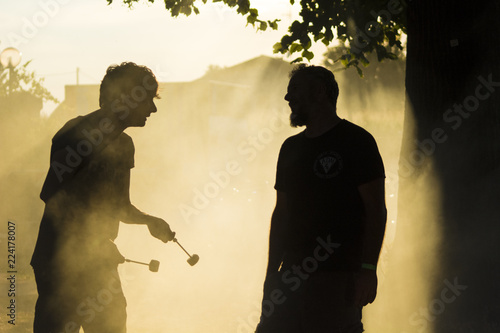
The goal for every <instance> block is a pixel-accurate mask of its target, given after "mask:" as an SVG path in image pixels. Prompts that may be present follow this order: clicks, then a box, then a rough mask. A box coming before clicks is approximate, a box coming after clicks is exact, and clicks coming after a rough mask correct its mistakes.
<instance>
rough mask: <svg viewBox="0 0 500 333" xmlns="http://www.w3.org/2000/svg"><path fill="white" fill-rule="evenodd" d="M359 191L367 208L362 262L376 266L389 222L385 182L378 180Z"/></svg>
mask: <svg viewBox="0 0 500 333" xmlns="http://www.w3.org/2000/svg"><path fill="white" fill-rule="evenodd" d="M358 190H359V193H360V195H361V199H362V200H363V204H364V208H365V226H364V236H363V257H362V262H363V263H365V264H371V265H374V266H376V265H377V262H378V257H379V254H380V249H381V248H382V242H383V240H384V233H385V224H386V221H387V209H386V206H385V181H384V179H382V178H380V179H376V180H373V181H371V182H369V183H366V184H363V185H360V186H359V187H358Z"/></svg>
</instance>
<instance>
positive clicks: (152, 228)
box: [147, 216, 175, 243]
mask: <svg viewBox="0 0 500 333" xmlns="http://www.w3.org/2000/svg"><path fill="white" fill-rule="evenodd" d="M147 226H148V229H149V232H150V233H151V235H152V236H153V237H156V238H158V239H159V240H161V241H162V242H164V243H166V242H168V241H171V240H172V239H174V237H175V232H173V231H172V230H170V226H169V225H168V223H167V222H165V221H164V220H163V219H160V218H158V217H154V216H148V221H147Z"/></svg>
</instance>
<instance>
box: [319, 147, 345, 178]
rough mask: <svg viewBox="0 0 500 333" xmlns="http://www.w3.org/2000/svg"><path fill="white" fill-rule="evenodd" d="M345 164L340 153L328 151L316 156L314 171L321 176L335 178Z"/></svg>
mask: <svg viewBox="0 0 500 333" xmlns="http://www.w3.org/2000/svg"><path fill="white" fill-rule="evenodd" d="M343 166H344V163H343V161H342V156H340V154H339V153H337V152H334V151H327V152H324V153H322V154H320V155H319V156H318V157H317V158H316V161H315V162H314V173H315V174H316V176H318V177H319V178H326V179H328V178H333V177H336V176H337V175H338V174H339V173H340V171H341V170H342V167H343Z"/></svg>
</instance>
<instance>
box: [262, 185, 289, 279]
mask: <svg viewBox="0 0 500 333" xmlns="http://www.w3.org/2000/svg"><path fill="white" fill-rule="evenodd" d="M287 218H288V211H287V207H286V194H285V193H284V192H280V191H277V193H276V207H275V208H274V211H273V215H272V217H271V230H270V232H269V260H268V264H267V274H270V273H274V272H277V271H278V269H279V267H280V265H281V260H282V259H283V253H284V244H283V226H284V224H285V222H286V219H287Z"/></svg>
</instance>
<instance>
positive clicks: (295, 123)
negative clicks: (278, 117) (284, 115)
mask: <svg viewBox="0 0 500 333" xmlns="http://www.w3.org/2000/svg"><path fill="white" fill-rule="evenodd" d="M306 123H307V117H306V115H305V114H303V113H301V112H297V111H295V112H294V111H292V113H291V114H290V126H292V127H300V126H304V125H305V124H306Z"/></svg>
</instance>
